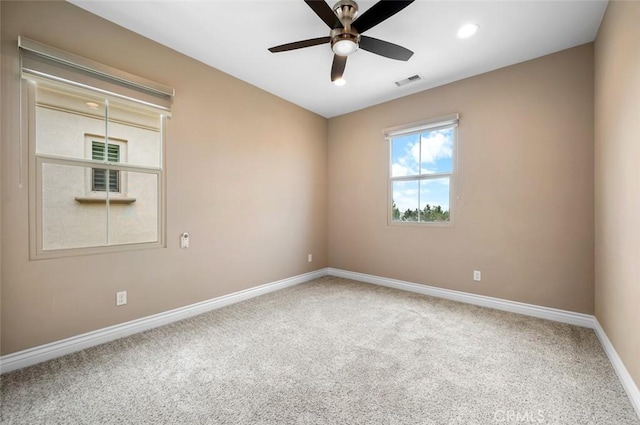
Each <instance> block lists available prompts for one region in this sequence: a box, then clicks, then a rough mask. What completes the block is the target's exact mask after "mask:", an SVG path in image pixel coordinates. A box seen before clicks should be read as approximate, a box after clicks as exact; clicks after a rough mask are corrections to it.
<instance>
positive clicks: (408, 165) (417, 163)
mask: <svg viewBox="0 0 640 425" xmlns="http://www.w3.org/2000/svg"><path fill="white" fill-rule="evenodd" d="M452 170H453V129H451V128H447V129H444V130H434V131H428V132H424V133H421V134H410V135H407V136H400V137H396V138H394V139H393V140H392V145H391V176H392V177H400V176H418V175H424V174H434V173H449V172H451V171H452ZM392 188H393V199H394V201H395V203H396V205H397V207H398V208H399V209H400V211H405V210H406V209H408V208H410V209H415V208H420V209H423V208H424V207H425V205H426V204H429V205H432V206H433V205H440V206H441V207H442V209H443V210H448V209H449V179H448V178H437V179H429V180H421V181H396V182H393V187H392ZM418 195H419V196H418Z"/></svg>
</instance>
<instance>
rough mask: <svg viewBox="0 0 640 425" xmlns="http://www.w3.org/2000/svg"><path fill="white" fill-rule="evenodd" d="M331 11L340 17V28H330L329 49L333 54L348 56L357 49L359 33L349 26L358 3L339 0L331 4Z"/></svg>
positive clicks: (349, 0)
mask: <svg viewBox="0 0 640 425" xmlns="http://www.w3.org/2000/svg"><path fill="white" fill-rule="evenodd" d="M333 11H334V12H335V14H336V15H337V16H338V19H340V22H341V23H342V28H334V29H332V30H331V34H330V37H331V49H332V50H333V51H334V53H335V54H337V55H341V56H348V55H350V54H351V53H353V52H355V51H356V50H358V43H360V34H358V32H357V31H356V30H355V29H354V28H352V27H351V23H352V22H353V20H354V19H355V18H356V15H357V14H358V4H357V3H356V2H355V1H352V0H341V1H339V2H338V3H336V4H335V5H334V6H333Z"/></svg>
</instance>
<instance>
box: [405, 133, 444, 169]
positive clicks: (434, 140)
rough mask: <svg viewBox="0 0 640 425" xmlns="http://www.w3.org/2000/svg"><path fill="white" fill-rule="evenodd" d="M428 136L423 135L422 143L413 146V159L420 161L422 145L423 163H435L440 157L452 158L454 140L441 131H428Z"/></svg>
mask: <svg viewBox="0 0 640 425" xmlns="http://www.w3.org/2000/svg"><path fill="white" fill-rule="evenodd" d="M426 134H427V137H424V136H423V137H421V140H422V143H420V144H418V143H416V144H414V145H413V146H412V147H411V155H412V156H413V160H414V161H416V162H418V161H420V150H421V149H420V146H422V163H423V164H425V163H426V164H434V163H435V162H436V161H437V160H438V159H441V158H451V157H452V156H453V142H452V140H451V138H450V137H447V136H445V135H444V134H443V132H441V131H432V132H430V133H426Z"/></svg>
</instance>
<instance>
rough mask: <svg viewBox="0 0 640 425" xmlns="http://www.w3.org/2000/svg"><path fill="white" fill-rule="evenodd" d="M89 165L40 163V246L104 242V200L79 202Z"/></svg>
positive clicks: (105, 221)
mask: <svg viewBox="0 0 640 425" xmlns="http://www.w3.org/2000/svg"><path fill="white" fill-rule="evenodd" d="M90 173H91V168H87V167H75V166H68V165H58V164H42V200H41V204H42V249H43V250H54V249H68V248H86V247H93V246H105V245H106V244H107V207H106V203H105V202H102V203H81V202H78V201H77V200H76V197H82V196H83V195H84V191H85V179H86V178H88V176H89V175H90Z"/></svg>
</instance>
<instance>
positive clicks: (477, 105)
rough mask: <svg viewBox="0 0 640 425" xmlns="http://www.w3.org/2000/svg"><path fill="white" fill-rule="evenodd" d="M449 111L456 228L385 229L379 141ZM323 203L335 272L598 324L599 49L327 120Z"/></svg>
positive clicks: (384, 155)
mask: <svg viewBox="0 0 640 425" xmlns="http://www.w3.org/2000/svg"><path fill="white" fill-rule="evenodd" d="M454 112H458V113H460V127H459V131H458V164H459V175H458V190H457V200H456V201H455V202H454V203H453V208H454V209H455V210H454V214H455V225H454V227H452V228H442V227H440V228H429V227H417V226H410V227H400V226H388V225H387V216H386V214H387V187H388V184H387V176H388V171H387V170H388V145H387V143H386V142H385V140H384V138H383V129H385V128H388V127H394V126H398V125H401V124H404V123H411V122H416V121H421V120H425V119H429V118H431V117H438V116H442V115H446V114H449V113H454ZM329 199H330V202H329V253H330V254H329V264H330V266H331V267H336V268H340V269H346V270H352V271H356V272H362V273H369V274H373V275H377V276H384V277H390V278H396V279H401V280H406V281H411V282H416V283H422V284H428V285H433V286H438V287H443V288H449V289H455V290H461V291H465V292H471V293H477V294H483V295H489V296H494V297H499V298H505V299H509V300H515V301H521V302H526V303H532V304H537V305H543V306H548V307H556V308H562V309H566V310H571V311H577V312H582V313H593V308H594V307H593V304H594V300H593V45H592V44H587V45H583V46H579V47H576V48H573V49H570V50H566V51H562V52H560V53H556V54H553V55H549V56H545V57H542V58H539V59H536V60H532V61H529V62H525V63H522V64H518V65H515V66H511V67H508V68H503V69H500V70H497V71H494V72H490V73H487V74H484V75H480V76H477V77H473V78H469V79H466V80H463V81H459V82H456V83H452V84H449V85H446V86H442V87H439V88H435V89H432V90H428V91H425V92H421V93H418V94H415V95H411V96H408V97H404V98H401V99H398V100H394V101H391V102H388V103H384V104H381V105H378V106H374V107H371V108H368V109H365V110H362V111H358V112H354V113H351V114H348V115H344V116H340V117H336V118H333V119H331V120H330V121H329ZM473 270H480V271H482V282H481V283H477V282H474V281H473V279H472V273H473Z"/></svg>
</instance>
